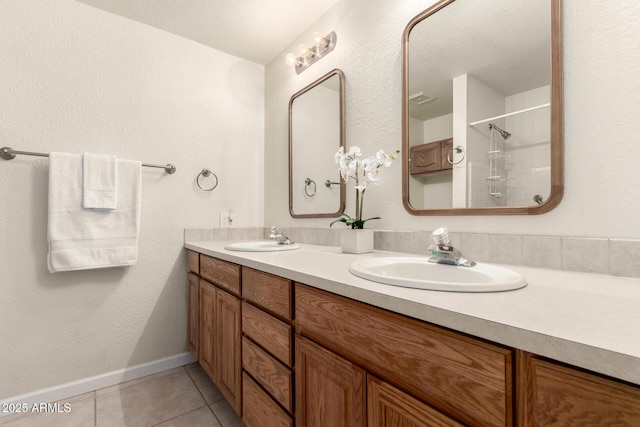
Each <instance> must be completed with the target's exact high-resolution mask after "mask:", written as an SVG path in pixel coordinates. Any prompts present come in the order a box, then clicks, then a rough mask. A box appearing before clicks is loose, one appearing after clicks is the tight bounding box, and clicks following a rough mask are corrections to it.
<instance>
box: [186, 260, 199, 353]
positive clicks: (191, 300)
mask: <svg viewBox="0 0 640 427" xmlns="http://www.w3.org/2000/svg"><path fill="white" fill-rule="evenodd" d="M187 267H188V269H189V272H188V273H187V274H188V278H187V348H188V350H189V352H191V354H193V356H194V357H195V358H196V359H197V358H198V352H199V348H198V343H199V341H200V327H199V326H200V325H199V324H200V304H199V302H198V300H199V293H200V291H199V289H200V285H199V281H200V277H199V274H200V254H199V253H197V252H193V251H189V250H188V251H187Z"/></svg>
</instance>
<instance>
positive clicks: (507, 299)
mask: <svg viewBox="0 0 640 427" xmlns="http://www.w3.org/2000/svg"><path fill="white" fill-rule="evenodd" d="M229 243H231V242H224V241H223V242H213V241H212V242H191V243H190V242H187V243H185V247H186V248H187V249H191V250H194V251H197V252H200V253H203V254H206V255H210V256H213V257H216V258H220V259H223V260H226V261H230V262H233V263H237V264H240V265H243V266H247V267H251V268H255V269H257V270H262V271H265V272H267V273H271V274H275V275H278V276H282V277H286V278H288V279H291V280H294V281H297V282H300V283H304V284H306V285H310V286H313V287H316V288H318V289H324V290H326V291H329V292H333V293H335V294H338V295H342V296H345V297H348V298H352V299H355V300H358V301H362V302H365V303H368V304H371V305H374V306H377V307H380V308H384V309H387V310H391V311H394V312H396V313H401V314H404V315H407V316H411V317H414V318H417V319H422V320H425V321H427V322H431V323H434V324H436V325H440V326H444V327H447V328H451V329H454V330H457V331H460V332H465V333H468V334H471V335H475V336H477V337H481V338H484V339H487V340H490V341H493V342H497V343H500V344H504V345H507V346H510V347H515V348H519V349H522V350H526V351H529V352H531V353H535V354H539V355H541V356H546V357H549V358H552V359H555V360H558V361H561V362H565V363H568V364H571V365H575V366H579V367H582V368H585V369H589V370H592V371H595V372H600V373H602V374H605V375H609V376H612V377H615V378H619V379H622V380H625V381H629V382H632V383H635V384H638V385H640V279H638V278H626V277H616V276H609V275H603V274H592V273H575V272H566V271H557V270H548V269H542V268H533V267H525V266H514V265H502V266H503V267H505V268H509V269H512V270H515V271H518V272H519V273H521V274H522V275H524V276H525V278H526V279H527V282H528V285H527V286H526V287H525V288H523V289H519V290H515V291H507V292H494V293H458V292H441V291H426V290H419V289H411V288H402V287H397V286H390V285H384V284H380V283H376V282H371V281H368V280H365V279H361V278H359V277H356V276H354V275H352V274H351V273H349V272H348V267H349V265H350V264H351V262H353V261H354V260H357V259H363V258H367V257H380V256H394V255H395V256H406V254H401V253H394V252H382V251H375V252H374V253H370V254H363V255H352V254H343V253H341V252H340V248H338V247H331V246H317V245H307V244H302V245H301V246H302V247H301V248H300V249H298V250H294V251H282V252H237V251H229V250H226V249H224V247H225V245H227V244H229ZM452 268H455V267H452Z"/></svg>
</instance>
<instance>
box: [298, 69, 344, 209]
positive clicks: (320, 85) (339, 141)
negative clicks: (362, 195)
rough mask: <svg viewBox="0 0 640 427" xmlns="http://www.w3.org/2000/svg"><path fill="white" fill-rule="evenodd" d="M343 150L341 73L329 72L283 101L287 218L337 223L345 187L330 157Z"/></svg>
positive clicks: (342, 82)
mask: <svg viewBox="0 0 640 427" xmlns="http://www.w3.org/2000/svg"><path fill="white" fill-rule="evenodd" d="M344 144H345V121H344V73H343V72H342V71H340V70H338V69H335V70H332V71H330V72H329V73H327V74H325V75H324V76H322V77H320V78H319V79H318V80H316V81H315V82H313V83H311V84H310V85H308V86H307V87H305V88H303V89H302V90H300V91H298V92H296V93H295V94H293V96H292V97H291V99H290V101H289V213H290V215H291V216H292V217H293V218H331V217H339V216H340V215H341V214H342V213H343V212H344V208H345V203H346V202H345V201H346V193H345V184H344V182H343V181H342V180H341V179H340V172H339V169H338V166H337V165H336V164H335V161H334V156H335V153H336V152H337V151H338V149H339V148H340V147H344Z"/></svg>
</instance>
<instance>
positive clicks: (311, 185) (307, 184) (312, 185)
mask: <svg viewBox="0 0 640 427" xmlns="http://www.w3.org/2000/svg"><path fill="white" fill-rule="evenodd" d="M316 188H317V187H316V182H315V181H314V180H312V179H311V178H305V179H304V194H306V195H307V197H313V196H315V195H316ZM309 189H311V191H309Z"/></svg>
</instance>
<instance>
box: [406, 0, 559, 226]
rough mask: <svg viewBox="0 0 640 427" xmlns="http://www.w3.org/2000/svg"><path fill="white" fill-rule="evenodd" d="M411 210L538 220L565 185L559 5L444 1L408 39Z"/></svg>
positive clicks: (418, 21)
mask: <svg viewBox="0 0 640 427" xmlns="http://www.w3.org/2000/svg"><path fill="white" fill-rule="evenodd" d="M402 108H403V110H402V132H403V134H402V138H403V142H402V148H403V149H402V157H403V178H402V179H403V182H402V192H403V203H404V206H405V209H406V210H407V211H408V212H409V213H411V214H413V215H502V214H525V215H527V214H540V213H544V212H547V211H549V210H551V209H553V208H554V207H555V206H557V205H558V203H560V200H561V199H562V195H563V191H564V182H563V163H564V159H563V135H562V134H563V103H562V0H487V1H482V2H479V1H474V0H442V1H440V2H438V3H436V4H435V5H433V6H432V7H430V8H429V9H427V10H425V11H424V12H422V13H421V14H419V15H418V16H416V17H415V18H413V19H412V20H411V22H409V24H408V25H407V27H406V29H405V31H404V34H403V39H402Z"/></svg>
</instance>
